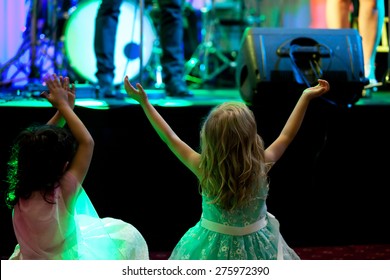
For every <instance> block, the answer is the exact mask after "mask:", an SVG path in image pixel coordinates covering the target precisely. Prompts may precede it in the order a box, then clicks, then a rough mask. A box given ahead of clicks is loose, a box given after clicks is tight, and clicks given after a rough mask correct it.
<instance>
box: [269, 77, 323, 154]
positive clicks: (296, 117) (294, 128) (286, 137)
mask: <svg viewBox="0 0 390 280" xmlns="http://www.w3.org/2000/svg"><path fill="white" fill-rule="evenodd" d="M327 91H329V83H328V82H327V81H325V80H321V79H318V85H317V86H315V87H311V88H308V89H306V90H304V91H303V93H302V95H301V97H300V98H299V100H298V102H297V104H296V105H295V107H294V110H293V111H292V113H291V115H290V117H289V118H288V120H287V122H286V124H285V125H284V127H283V129H282V132H281V133H280V135H279V136H278V138H276V140H275V141H274V142H273V143H272V144H271V145H270V146H269V147H268V148H267V149H266V150H265V159H266V161H267V162H276V161H278V160H279V159H280V157H281V156H282V155H283V153H284V152H285V151H286V149H287V147H288V146H289V145H290V143H291V142H292V141H293V139H294V137H295V136H296V135H297V133H298V130H299V128H300V127H301V124H302V122H303V118H304V116H305V113H306V110H307V107H308V106H309V103H310V100H312V99H313V98H316V97H319V96H321V95H323V94H324V93H325V92H327Z"/></svg>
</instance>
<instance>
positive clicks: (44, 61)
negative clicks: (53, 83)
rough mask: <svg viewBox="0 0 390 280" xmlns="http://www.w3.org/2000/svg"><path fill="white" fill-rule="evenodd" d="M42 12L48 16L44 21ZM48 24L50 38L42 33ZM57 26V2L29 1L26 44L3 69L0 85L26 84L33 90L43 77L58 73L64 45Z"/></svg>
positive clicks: (23, 42) (62, 61) (24, 37)
mask: <svg viewBox="0 0 390 280" xmlns="http://www.w3.org/2000/svg"><path fill="white" fill-rule="evenodd" d="M49 4H50V5H49ZM42 12H47V14H42V15H41V16H42V17H43V18H40V17H39V15H38V13H42ZM46 21H47V23H48V24H47V25H48V26H47V28H48V36H46V35H44V34H43V27H44V25H45V23H46ZM56 23H57V0H53V1H42V0H32V1H30V7H29V11H28V13H27V20H26V30H25V31H24V34H23V41H22V43H21V45H20V47H19V49H18V50H17V52H16V54H15V56H13V57H12V58H11V59H9V60H8V61H7V62H6V63H5V64H4V65H2V67H1V68H0V79H1V82H0V86H2V85H6V86H9V85H15V84H17V83H21V84H23V82H24V86H25V87H26V88H27V89H29V88H32V89H34V88H36V86H35V85H38V84H41V83H40V81H39V80H40V78H41V77H42V76H43V75H45V74H46V73H48V72H51V71H55V72H58V70H59V69H60V67H61V66H62V65H63V63H64V60H63V58H62V55H61V53H59V51H58V45H59V44H60V43H61V42H59V41H58V40H57V36H56V34H55V33H56V31H57V24H56ZM59 50H61V48H59ZM61 69H62V68H61ZM26 80H27V82H26Z"/></svg>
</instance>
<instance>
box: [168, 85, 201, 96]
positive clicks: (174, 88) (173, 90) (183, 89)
mask: <svg viewBox="0 0 390 280" xmlns="http://www.w3.org/2000/svg"><path fill="white" fill-rule="evenodd" d="M165 93H166V94H167V96H170V97H182V98H183V97H184V98H187V97H193V96H194V94H193V93H192V92H190V91H189V90H188V88H187V86H186V84H185V83H168V84H166V85H165Z"/></svg>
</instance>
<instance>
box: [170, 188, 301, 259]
mask: <svg viewBox="0 0 390 280" xmlns="http://www.w3.org/2000/svg"><path fill="white" fill-rule="evenodd" d="M267 195H268V185H266V186H264V187H263V188H262V189H260V193H259V194H258V196H256V197H253V198H252V199H250V201H249V202H248V204H247V205H246V206H244V207H241V208H240V209H235V210H232V211H226V210H223V209H221V208H219V207H217V206H216V205H215V204H211V203H209V201H210V198H208V197H206V196H205V195H203V196H202V215H201V219H200V221H199V222H198V223H197V224H196V225H195V226H194V227H192V228H190V229H189V230H188V231H187V232H186V233H185V234H184V236H183V237H182V238H181V239H180V241H179V242H178V243H177V245H176V246H175V248H174V250H173V251H172V253H171V256H170V257H169V259H170V260H299V259H300V258H299V256H298V255H297V254H296V253H295V251H294V250H293V249H291V248H290V247H289V246H288V245H287V243H286V242H285V241H284V239H283V237H282V235H281V234H280V230H279V222H278V220H277V219H276V218H275V217H274V216H273V215H272V214H270V213H269V212H267V206H266V198H267Z"/></svg>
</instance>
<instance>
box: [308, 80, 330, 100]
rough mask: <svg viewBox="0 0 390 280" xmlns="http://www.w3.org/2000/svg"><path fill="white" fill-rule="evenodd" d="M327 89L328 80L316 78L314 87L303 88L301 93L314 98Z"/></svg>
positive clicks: (328, 86) (328, 87)
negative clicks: (316, 81) (316, 82)
mask: <svg viewBox="0 0 390 280" xmlns="http://www.w3.org/2000/svg"><path fill="white" fill-rule="evenodd" d="M329 89H330V85H329V83H328V81H326V80H322V79H318V84H317V85H316V86H314V87H310V88H307V89H305V90H304V91H303V94H305V95H307V96H309V97H310V98H316V97H319V96H321V95H323V94H324V93H326V92H328V91H329Z"/></svg>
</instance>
